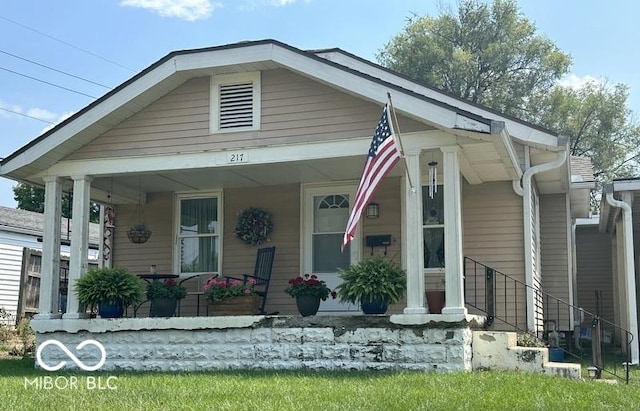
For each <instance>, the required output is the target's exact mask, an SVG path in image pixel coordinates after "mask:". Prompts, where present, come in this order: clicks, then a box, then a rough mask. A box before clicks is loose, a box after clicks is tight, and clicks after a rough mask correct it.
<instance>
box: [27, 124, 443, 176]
mask: <svg viewBox="0 0 640 411" xmlns="http://www.w3.org/2000/svg"><path fill="white" fill-rule="evenodd" d="M443 137H445V138H447V137H448V138H451V139H452V141H455V140H454V139H455V136H453V135H448V134H446V133H443V132H439V131H438V132H434V131H427V132H417V133H407V134H403V136H402V143H403V145H404V148H405V150H407V151H409V150H413V149H427V148H429V147H440V146H441V145H442V141H443ZM370 144H371V136H364V137H354V138H350V139H347V140H330V141H319V142H314V143H304V144H288V145H273V146H268V147H255V148H240V149H233V150H224V151H201V152H194V153H180V154H167V155H145V156H135V157H114V158H98V159H89V160H68V161H60V162H58V163H56V164H55V165H53V166H51V167H50V168H48V169H47V170H45V171H43V172H42V173H39V174H35V175H33V176H32V178H34V179H38V178H42V177H44V176H45V175H46V176H58V177H65V176H69V175H74V174H82V175H85V174H86V175H91V176H105V175H112V174H127V173H141V172H159V171H167V170H191V169H198V168H210V167H242V166H243V165H255V164H271V163H282V162H292V161H307V160H318V159H325V158H336V157H349V156H360V157H362V156H363V155H364V154H365V153H366V152H367V149H368V147H369V145H370ZM238 152H243V153H246V154H247V157H248V158H250V159H251V161H250V162H249V163H230V161H229V155H230V153H238Z"/></svg>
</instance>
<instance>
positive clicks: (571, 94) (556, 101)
mask: <svg viewBox="0 0 640 411" xmlns="http://www.w3.org/2000/svg"><path fill="white" fill-rule="evenodd" d="M628 96H629V88H628V86H627V85H624V84H615V85H613V86H612V85H610V84H608V83H607V82H604V81H589V82H587V83H586V84H585V85H583V86H582V87H580V88H578V89H574V88H571V87H566V86H562V85H557V86H556V87H554V88H553V89H552V90H551V91H550V92H548V93H543V94H538V95H536V96H533V97H532V98H531V100H530V102H529V107H530V114H529V117H530V118H529V120H530V121H532V122H535V123H537V124H541V125H544V126H545V127H547V128H549V129H552V130H555V131H557V132H558V133H560V134H562V135H566V136H569V137H570V142H569V144H570V147H569V148H570V151H571V155H575V156H588V157H591V162H592V163H593V165H594V170H595V176H596V179H597V181H598V182H600V183H602V182H606V181H611V180H612V179H613V178H616V177H629V176H632V175H633V174H634V172H635V170H636V168H637V158H638V153H639V149H640V127H638V125H637V124H635V123H634V121H633V116H632V112H631V110H630V109H629V108H628V106H627V98H628Z"/></svg>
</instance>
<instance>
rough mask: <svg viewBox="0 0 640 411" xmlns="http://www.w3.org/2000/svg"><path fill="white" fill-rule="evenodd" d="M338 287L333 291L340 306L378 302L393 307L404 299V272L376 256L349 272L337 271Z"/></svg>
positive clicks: (395, 265) (351, 267)
mask: <svg viewBox="0 0 640 411" xmlns="http://www.w3.org/2000/svg"><path fill="white" fill-rule="evenodd" d="M338 276H339V277H340V278H341V279H342V281H343V282H342V284H340V285H339V286H338V287H337V291H338V297H339V298H340V301H342V302H350V303H352V304H358V303H360V302H362V301H363V300H364V301H372V300H382V301H386V302H388V303H391V304H393V303H397V302H398V301H400V299H401V298H402V296H403V295H404V290H405V287H406V283H407V278H406V275H405V273H404V271H403V270H402V269H401V268H400V267H399V266H398V265H397V264H395V263H394V262H393V261H392V260H390V259H387V258H384V257H382V256H381V255H376V256H375V257H372V258H367V259H364V260H362V261H360V262H359V263H357V264H351V265H350V266H349V268H347V269H346V270H345V269H339V270H338Z"/></svg>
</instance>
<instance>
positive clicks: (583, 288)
mask: <svg viewBox="0 0 640 411" xmlns="http://www.w3.org/2000/svg"><path fill="white" fill-rule="evenodd" d="M611 251H612V250H611V234H609V233H600V232H599V231H598V226H597V225H592V226H577V227H576V262H577V288H578V289H577V298H578V301H577V302H576V305H578V306H579V307H580V308H582V309H584V310H586V311H589V312H591V313H594V314H597V313H598V311H599V308H598V304H596V292H599V293H600V295H601V296H602V301H601V304H600V307H601V308H602V311H601V314H602V318H604V319H605V320H607V321H611V322H614V320H615V317H614V297H613V295H614V293H613V274H612V267H613V261H612V258H613V256H612V253H611Z"/></svg>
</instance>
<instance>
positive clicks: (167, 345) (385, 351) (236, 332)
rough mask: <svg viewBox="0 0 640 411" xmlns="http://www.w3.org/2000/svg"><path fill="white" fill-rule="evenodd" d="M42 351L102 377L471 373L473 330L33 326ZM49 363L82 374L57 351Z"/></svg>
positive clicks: (312, 322) (250, 320)
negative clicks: (96, 368)
mask: <svg viewBox="0 0 640 411" xmlns="http://www.w3.org/2000/svg"><path fill="white" fill-rule="evenodd" d="M31 326H32V328H33V329H34V331H35V332H36V336H37V339H36V343H37V346H38V347H40V345H41V344H42V343H43V342H45V341H47V340H50V339H55V340H58V341H59V342H61V343H62V344H64V345H65V346H66V347H67V348H68V349H69V350H70V351H71V352H72V353H74V355H75V356H76V357H77V358H78V359H79V360H80V361H81V362H82V363H83V364H86V365H95V364H97V363H98V361H99V360H100V352H99V350H98V348H97V347H95V346H91V345H87V346H85V347H83V348H81V349H77V348H76V346H77V345H78V344H80V343H82V342H83V341H85V340H88V339H94V340H96V341H98V342H100V343H101V344H102V345H103V346H104V347H105V351H106V362H105V363H104V366H103V367H101V370H104V371H108V370H127V371H203V370H252V369H275V370H283V369H311V370H400V369H405V370H422V371H471V367H472V364H471V360H472V348H471V344H472V331H471V329H472V326H473V324H471V323H469V322H467V321H460V322H456V323H451V322H435V321H432V322H429V323H427V324H418V325H404V324H403V325H400V324H394V323H392V322H391V321H390V320H389V317H386V316H350V317H328V316H313V317H265V316H239V317H174V318H126V319H90V320H89V319H80V320H69V319H60V320H33V321H32V322H31ZM40 358H41V359H42V362H43V363H44V364H45V365H47V366H54V365H56V364H58V363H60V362H61V361H66V362H67V366H66V367H65V368H66V369H78V367H77V365H76V364H75V362H74V361H72V359H70V357H69V356H68V355H67V354H66V353H64V352H63V351H62V349H60V348H59V347H56V346H55V345H48V346H46V347H44V348H43V349H42V352H41V356H40Z"/></svg>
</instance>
